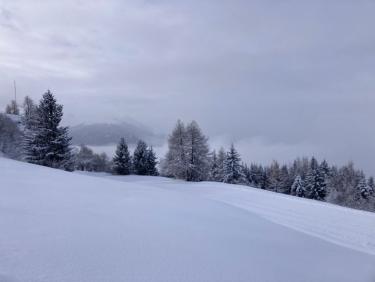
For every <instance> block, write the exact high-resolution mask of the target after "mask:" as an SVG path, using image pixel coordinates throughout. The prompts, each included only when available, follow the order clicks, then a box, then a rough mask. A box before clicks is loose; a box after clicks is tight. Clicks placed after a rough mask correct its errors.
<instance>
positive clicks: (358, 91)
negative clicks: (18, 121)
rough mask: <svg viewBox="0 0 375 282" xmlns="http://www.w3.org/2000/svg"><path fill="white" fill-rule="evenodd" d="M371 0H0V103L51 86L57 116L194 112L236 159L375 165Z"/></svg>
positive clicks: (158, 127)
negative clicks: (236, 152) (235, 150)
mask: <svg viewBox="0 0 375 282" xmlns="http://www.w3.org/2000/svg"><path fill="white" fill-rule="evenodd" d="M374 15H375V1H372V0H368V1H365V0H364V1H361V0H352V1H350V0H330V1H326V0H314V1H302V0H295V1H278V0H275V1H271V0H269V1H267V0H259V1H251V0H246V1H163V0H155V1H145V0H144V1H124V0H103V1H88V0H87V1H72V0H64V1H37V0H34V1H29V0H25V1H17V0H9V1H8V0H0V107H2V108H4V107H5V104H6V103H7V102H8V101H9V99H11V97H12V93H13V84H12V83H13V80H14V79H15V80H16V81H17V86H18V93H19V96H24V95H26V94H27V95H30V96H31V97H33V98H35V99H36V100H37V99H39V97H40V96H41V94H42V93H43V92H44V91H45V90H46V89H47V88H50V89H51V90H52V91H53V92H54V93H55V94H56V97H57V99H58V100H59V102H61V103H63V104H64V107H65V108H64V109H65V123H67V124H78V123H81V122H86V123H90V122H98V121H114V120H125V119H126V120H127V119H133V120H136V121H139V122H142V123H144V124H146V125H148V126H150V127H152V128H153V129H154V130H155V131H157V132H168V131H169V130H170V129H171V127H172V126H173V124H174V123H175V121H176V119H178V118H181V119H183V120H191V119H195V120H197V121H198V122H199V123H200V125H201V126H202V128H203V129H204V131H205V132H206V133H207V134H208V135H210V137H211V142H212V144H215V145H217V146H218V145H219V144H221V143H223V142H224V143H225V144H228V143H230V142H232V141H233V142H235V144H237V145H238V147H239V149H240V151H242V152H241V153H242V154H243V156H244V159H246V160H247V161H261V162H268V161H270V160H272V159H279V160H285V161H288V160H290V159H292V158H293V157H295V156H299V155H312V154H315V155H316V156H318V157H320V158H323V157H326V158H327V159H328V160H329V161H331V162H337V163H340V164H341V163H343V162H345V161H347V160H354V161H355V162H356V163H357V166H358V167H362V168H364V169H365V170H366V171H367V172H371V173H372V174H375V130H374V121H375V110H374V107H375V29H374V27H375V16H374Z"/></svg>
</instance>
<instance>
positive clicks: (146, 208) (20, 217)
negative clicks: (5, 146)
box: [0, 157, 375, 282]
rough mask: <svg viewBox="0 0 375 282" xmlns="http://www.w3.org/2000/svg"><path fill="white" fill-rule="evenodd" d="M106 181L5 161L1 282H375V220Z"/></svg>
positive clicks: (253, 196) (147, 180) (260, 198)
mask: <svg viewBox="0 0 375 282" xmlns="http://www.w3.org/2000/svg"><path fill="white" fill-rule="evenodd" d="M95 176H97V177H92V176H87V175H80V174H77V173H69V172H64V171H60V170H54V169H50V168H46V167H40V166H36V165H31V164H27V163H22V162H17V161H12V160H9V159H5V158H1V157H0V181H1V183H0V230H1V232H0V253H1V256H0V281H38V282H39V281H40V282H43V281H48V282H53V281H90V282H95V281H151V282H152V281H163V282H165V281H215V282H216V281H288V282H293V281H296V282H297V281H298V282H299V281H330V282H331V281H340V282H342V281H368V282H370V281H373V279H374V277H375V267H374V265H375V214H372V213H367V212H362V211H356V210H352V209H348V208H342V207H338V206H333V205H330V204H326V203H321V202H317V201H311V200H306V199H300V198H296V197H290V196H287V195H281V194H275V193H271V192H267V191H263V190H260V189H252V188H248V187H245V186H233V185H229V184H221V183H210V182H201V183H186V182H182V181H176V180H171V179H166V178H160V177H137V176H124V177H123V176H107V175H105V174H101V175H97V174H96V175H95ZM297 230H300V231H303V232H299V231H297Z"/></svg>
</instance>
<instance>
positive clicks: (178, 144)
mask: <svg viewBox="0 0 375 282" xmlns="http://www.w3.org/2000/svg"><path fill="white" fill-rule="evenodd" d="M186 147H187V146H186V129H185V125H184V124H183V123H182V122H181V121H180V120H178V121H177V124H176V126H175V128H174V130H173V132H172V134H171V135H170V136H169V139H168V152H167V154H166V157H165V160H164V161H163V166H162V173H163V175H165V176H169V177H174V178H177V179H186V178H187V156H186V154H187V153H186V151H187V149H186Z"/></svg>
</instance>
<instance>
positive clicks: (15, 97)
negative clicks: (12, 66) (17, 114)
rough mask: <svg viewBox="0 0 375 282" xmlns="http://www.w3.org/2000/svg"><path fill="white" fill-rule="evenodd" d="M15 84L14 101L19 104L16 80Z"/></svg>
mask: <svg viewBox="0 0 375 282" xmlns="http://www.w3.org/2000/svg"><path fill="white" fill-rule="evenodd" d="M13 84H14V101H15V102H16V104H17V86H16V81H15V80H13Z"/></svg>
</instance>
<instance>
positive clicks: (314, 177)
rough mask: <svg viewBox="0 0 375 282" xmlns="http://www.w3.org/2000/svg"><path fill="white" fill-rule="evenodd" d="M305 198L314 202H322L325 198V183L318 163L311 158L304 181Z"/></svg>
mask: <svg viewBox="0 0 375 282" xmlns="http://www.w3.org/2000/svg"><path fill="white" fill-rule="evenodd" d="M305 185H306V186H305V187H306V197H307V198H309V199H315V200H320V201H322V200H324V198H325V197H326V192H327V191H326V181H325V179H324V175H322V172H321V169H320V167H319V164H318V161H317V160H316V159H315V158H314V157H313V158H312V159H311V162H310V169H309V172H308V173H307V176H306V179H305Z"/></svg>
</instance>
